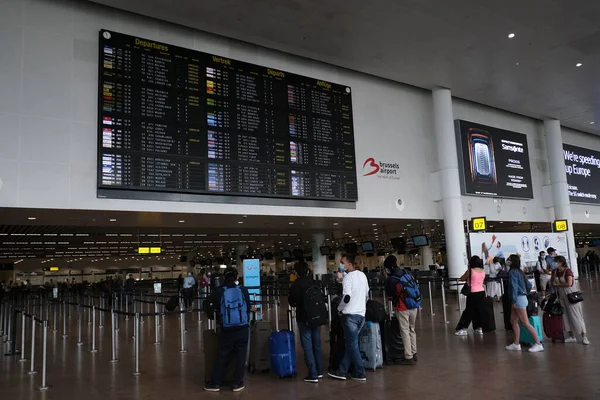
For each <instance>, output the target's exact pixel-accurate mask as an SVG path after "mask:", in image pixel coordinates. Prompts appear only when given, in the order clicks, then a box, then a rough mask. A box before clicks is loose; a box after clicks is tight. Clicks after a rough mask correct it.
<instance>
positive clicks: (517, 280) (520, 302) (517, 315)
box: [506, 254, 544, 353]
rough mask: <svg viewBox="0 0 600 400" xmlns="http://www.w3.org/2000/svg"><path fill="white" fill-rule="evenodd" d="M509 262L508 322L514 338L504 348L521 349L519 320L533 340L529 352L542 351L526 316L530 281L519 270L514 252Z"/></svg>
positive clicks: (518, 262) (519, 265)
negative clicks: (509, 307) (509, 302)
mask: <svg viewBox="0 0 600 400" xmlns="http://www.w3.org/2000/svg"><path fill="white" fill-rule="evenodd" d="M508 262H509V264H510V270H509V271H508V288H509V290H508V293H507V294H508V295H509V296H510V300H511V304H512V306H511V311H510V322H511V324H512V330H513V333H514V339H513V342H512V343H511V344H509V345H508V346H506V350H509V351H521V344H520V341H519V339H520V338H521V329H520V327H519V321H520V322H521V325H523V327H524V328H525V329H527V331H528V332H529V334H530V335H531V337H532V338H533V339H534V340H535V344H534V345H533V346H531V347H530V348H529V352H530V353H537V352H539V351H544V346H543V345H542V343H541V342H540V338H539V337H538V335H537V332H536V331H535V328H534V327H533V326H532V325H531V324H530V323H529V318H528V317H527V304H529V299H528V298H527V294H528V293H529V291H530V290H531V283H530V282H529V280H528V279H527V277H526V276H525V274H524V273H523V271H522V270H521V257H519V256H518V255H516V254H513V255H511V256H510V257H508Z"/></svg>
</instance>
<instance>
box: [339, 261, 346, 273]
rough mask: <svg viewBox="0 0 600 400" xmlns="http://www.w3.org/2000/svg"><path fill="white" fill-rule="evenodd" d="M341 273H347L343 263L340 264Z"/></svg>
mask: <svg viewBox="0 0 600 400" xmlns="http://www.w3.org/2000/svg"><path fill="white" fill-rule="evenodd" d="M340 272H346V268H344V264H343V263H340Z"/></svg>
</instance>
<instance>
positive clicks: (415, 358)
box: [413, 353, 419, 362]
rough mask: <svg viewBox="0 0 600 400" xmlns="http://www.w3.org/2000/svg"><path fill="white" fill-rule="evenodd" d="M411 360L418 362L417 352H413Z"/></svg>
mask: <svg viewBox="0 0 600 400" xmlns="http://www.w3.org/2000/svg"><path fill="white" fill-rule="evenodd" d="M413 361H414V362H418V361H419V357H417V353H415V354H413Z"/></svg>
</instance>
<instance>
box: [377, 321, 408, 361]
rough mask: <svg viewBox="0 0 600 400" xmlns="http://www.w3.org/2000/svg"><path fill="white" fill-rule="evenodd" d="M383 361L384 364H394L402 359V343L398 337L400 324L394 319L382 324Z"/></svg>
mask: <svg viewBox="0 0 600 400" xmlns="http://www.w3.org/2000/svg"><path fill="white" fill-rule="evenodd" d="M382 340H383V343H384V344H383V360H384V362H385V363H386V364H396V363H398V362H400V361H401V360H403V359H404V343H403V342H402V336H401V335H400V323H399V322H398V320H397V319H396V317H391V318H387V319H386V320H385V322H383V338H382Z"/></svg>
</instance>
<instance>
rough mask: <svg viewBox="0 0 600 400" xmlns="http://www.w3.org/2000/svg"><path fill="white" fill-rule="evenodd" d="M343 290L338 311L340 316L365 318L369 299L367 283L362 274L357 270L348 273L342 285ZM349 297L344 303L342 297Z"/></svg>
mask: <svg viewBox="0 0 600 400" xmlns="http://www.w3.org/2000/svg"><path fill="white" fill-rule="evenodd" d="M342 285H343V287H344V290H343V294H342V301H340V305H339V307H338V311H340V312H341V313H342V314H354V315H362V316H363V317H364V316H365V312H366V311H367V300H368V299H369V282H368V281H367V277H366V276H365V274H364V273H362V272H361V271H358V270H354V271H352V272H348V274H347V275H346V276H345V277H344V282H343V283H342ZM346 296H350V301H349V302H348V304H346V303H344V300H343V299H344V297H346Z"/></svg>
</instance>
